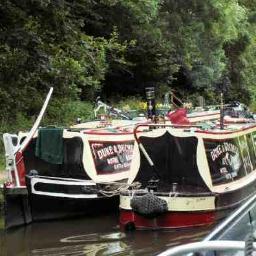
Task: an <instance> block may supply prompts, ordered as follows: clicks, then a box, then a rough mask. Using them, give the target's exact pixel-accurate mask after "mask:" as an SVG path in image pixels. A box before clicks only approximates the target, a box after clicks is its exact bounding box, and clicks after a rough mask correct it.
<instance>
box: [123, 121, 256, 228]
mask: <svg viewBox="0 0 256 256" xmlns="http://www.w3.org/2000/svg"><path fill="white" fill-rule="evenodd" d="M142 126H147V127H146V128H147V130H146V131H144V132H141V130H142ZM148 127H149V128H151V129H148ZM139 130H140V131H139ZM134 133H135V137H136V140H137V142H138V144H139V148H140V155H141V156H140V158H141V159H140V161H141V163H140V169H139V172H138V174H137V176H136V178H135V181H137V182H140V183H141V184H142V187H141V188H140V189H132V188H129V189H126V190H124V191H122V192H121V195H120V206H119V207H120V225H121V227H122V228H136V229H169V228H184V227H194V226H201V225H210V224H213V223H214V222H216V221H217V220H218V219H220V218H223V217H224V216H226V215H227V213H229V212H230V211H231V210H233V209H234V208H236V207H237V206H239V205H240V204H241V203H243V202H244V201H246V200H247V199H248V198H249V197H250V196H251V195H252V194H254V193H255V191H256V125H255V123H254V122H252V123H243V124H238V123H237V124H232V125H226V126H225V127H224V129H220V128H219V126H218V125H216V127H211V128H208V129H207V130H203V129H201V128H200V127H198V126H186V125H179V126H177V125H176V126H175V125H157V126H156V125H155V126H154V125H150V124H149V125H139V126H137V127H136V129H135V131H134Z"/></svg>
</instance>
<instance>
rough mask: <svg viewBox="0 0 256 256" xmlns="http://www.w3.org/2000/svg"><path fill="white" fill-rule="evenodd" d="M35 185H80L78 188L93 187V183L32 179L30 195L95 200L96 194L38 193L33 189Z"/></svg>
mask: <svg viewBox="0 0 256 256" xmlns="http://www.w3.org/2000/svg"><path fill="white" fill-rule="evenodd" d="M37 183H45V184H56V185H59V184H61V185H77V186H78V185H80V186H93V185H95V183H93V182H92V181H87V180H86V181H83V182H81V181H78V182H74V181H61V180H49V179H42V178H32V179H31V191H32V194H36V195H44V196H52V197H63V198H64V197H66V198H97V197H98V195H97V194H65V193H57V192H46V191H38V190H36V189H35V185H36V184H37Z"/></svg>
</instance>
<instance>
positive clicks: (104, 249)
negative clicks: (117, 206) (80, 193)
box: [0, 215, 212, 256]
mask: <svg viewBox="0 0 256 256" xmlns="http://www.w3.org/2000/svg"><path fill="white" fill-rule="evenodd" d="M211 229H212V228H209V227H204V228H196V229H190V230H188V229H186V230H172V231H135V232H127V233H123V232H120V230H119V227H118V216H114V215H109V216H105V217H101V218H99V217H97V218H96V217H95V218H85V219H75V220H68V221H67V220H66V221H55V222H41V223H33V224H32V225H28V226H26V227H20V228H16V229H12V230H9V231H3V230H2V231H0V248H1V250H0V251H1V255H3V256H5V255H6V256H14V255H15V256H16V255H20V256H23V255H24V256H25V255H26V256H27V255H32V256H44V255H47V256H66V255H76V256H78V255H79V256H80V255H87V256H105V255H114V256H117V255H118V256H119V255H132V256H137V255H138V256H140V255H156V254H157V253H159V252H161V251H163V250H165V249H167V248H168V247H170V246H174V245H178V244H180V243H187V242H191V241H197V240H199V239H200V238H201V237H204V236H206V234H208V233H209V231H210V230H211ZM2 252H3V254H2Z"/></svg>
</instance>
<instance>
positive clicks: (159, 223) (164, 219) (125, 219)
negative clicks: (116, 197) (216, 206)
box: [119, 210, 216, 229]
mask: <svg viewBox="0 0 256 256" xmlns="http://www.w3.org/2000/svg"><path fill="white" fill-rule="evenodd" d="M215 219H216V212H213V211H212V212H168V213H165V214H162V215H160V216H159V217H157V218H152V219H150V218H146V217H143V216H141V215H138V214H136V213H134V212H133V211H127V210H120V219H119V220H120V225H121V227H125V226H126V225H127V224H128V223H133V224H134V225H135V228H138V229H140V228H143V229H148V228H149V229H151V228H153V229H159V228H165V229H167V228H185V227H194V226H202V225H210V224H213V223H214V221H215Z"/></svg>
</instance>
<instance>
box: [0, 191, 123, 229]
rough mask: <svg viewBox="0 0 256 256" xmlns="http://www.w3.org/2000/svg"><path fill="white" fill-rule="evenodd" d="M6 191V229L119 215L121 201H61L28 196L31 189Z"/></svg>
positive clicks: (71, 199)
mask: <svg viewBox="0 0 256 256" xmlns="http://www.w3.org/2000/svg"><path fill="white" fill-rule="evenodd" d="M14 190H17V189H13V188H6V189H5V190H4V219H5V228H6V229H8V228H12V227H16V226H21V225H26V224H29V223H31V222H33V221H46V220H57V219H67V218H73V217H78V216H80V217H82V216H104V215H105V214H107V213H112V212H118V205H119V199H118V196H114V197H101V198H89V199H88V198H86V199H84V198H83V199H76V198H59V197H52V196H41V195H33V194H29V193H27V189H26V188H23V189H19V191H16V192H15V193H13V191H14Z"/></svg>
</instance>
